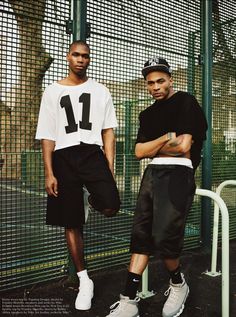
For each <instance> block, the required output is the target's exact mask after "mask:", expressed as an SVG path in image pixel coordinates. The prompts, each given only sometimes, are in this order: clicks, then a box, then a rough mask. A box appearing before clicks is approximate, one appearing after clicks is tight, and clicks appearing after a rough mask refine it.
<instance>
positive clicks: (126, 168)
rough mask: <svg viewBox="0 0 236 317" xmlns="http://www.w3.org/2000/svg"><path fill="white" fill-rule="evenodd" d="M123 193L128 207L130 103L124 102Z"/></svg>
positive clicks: (129, 193)
mask: <svg viewBox="0 0 236 317" xmlns="http://www.w3.org/2000/svg"><path fill="white" fill-rule="evenodd" d="M124 106H125V166H124V173H125V193H124V203H125V204H127V205H129V201H130V199H131V107H132V103H131V102H129V101H126V102H125V104H124Z"/></svg>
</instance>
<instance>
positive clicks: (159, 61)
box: [142, 57, 171, 78]
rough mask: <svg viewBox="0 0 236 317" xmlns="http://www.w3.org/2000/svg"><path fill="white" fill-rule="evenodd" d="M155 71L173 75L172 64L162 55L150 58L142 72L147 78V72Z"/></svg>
mask: <svg viewBox="0 0 236 317" xmlns="http://www.w3.org/2000/svg"><path fill="white" fill-rule="evenodd" d="M154 71H160V72H164V73H167V74H168V75H171V68H170V65H169V64H168V63H167V61H166V60H165V59H164V58H161V57H154V58H151V59H149V60H148V61H147V62H146V63H145V64H144V67H143V69H142V74H143V76H144V78H146V76H147V74H149V73H151V72H154Z"/></svg>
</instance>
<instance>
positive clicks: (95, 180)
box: [46, 144, 120, 228]
mask: <svg viewBox="0 0 236 317" xmlns="http://www.w3.org/2000/svg"><path fill="white" fill-rule="evenodd" d="M53 172H54V175H55V177H56V178H57V181H58V197H54V196H48V199H47V215H46V223H47V224H49V225H57V226H62V227H66V228H77V227H81V226H82V225H83V224H84V203H83V185H85V186H86V187H87V189H88V191H89V192H90V194H91V197H92V201H93V205H94V207H96V209H97V210H99V211H102V210H104V209H111V210H113V211H114V210H115V211H118V210H119V208H120V198H119V193H118V189H117V186H116V183H115V180H114V178H113V176H112V173H111V171H110V169H109V166H108V162H107V160H106V157H105V155H104V153H103V151H102V150H101V149H100V147H99V146H98V145H90V144H81V145H76V146H71V147H67V148H64V149H60V150H56V151H55V152H54V153H53Z"/></svg>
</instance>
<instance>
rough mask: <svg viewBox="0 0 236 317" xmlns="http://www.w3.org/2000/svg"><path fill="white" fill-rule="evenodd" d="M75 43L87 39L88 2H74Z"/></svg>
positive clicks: (85, 0)
mask: <svg viewBox="0 0 236 317" xmlns="http://www.w3.org/2000/svg"><path fill="white" fill-rule="evenodd" d="M72 10H73V41H75V40H83V41H85V40H86V38H87V35H88V34H87V33H88V31H87V0H72Z"/></svg>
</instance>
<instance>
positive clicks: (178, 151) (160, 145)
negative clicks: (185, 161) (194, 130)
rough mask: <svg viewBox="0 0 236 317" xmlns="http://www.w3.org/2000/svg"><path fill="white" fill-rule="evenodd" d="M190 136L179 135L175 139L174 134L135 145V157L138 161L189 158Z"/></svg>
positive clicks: (167, 134)
mask: <svg viewBox="0 0 236 317" xmlns="http://www.w3.org/2000/svg"><path fill="white" fill-rule="evenodd" d="M192 142H193V141H192V135H191V134H181V135H179V136H177V137H176V134H175V132H169V133H166V134H164V135H163V136H161V137H159V138H157V139H155V140H153V141H148V142H145V143H137V144H136V146H135V155H136V157H137V158H138V159H142V158H152V157H154V156H158V157H173V156H174V157H190V149H191V146H192Z"/></svg>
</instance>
